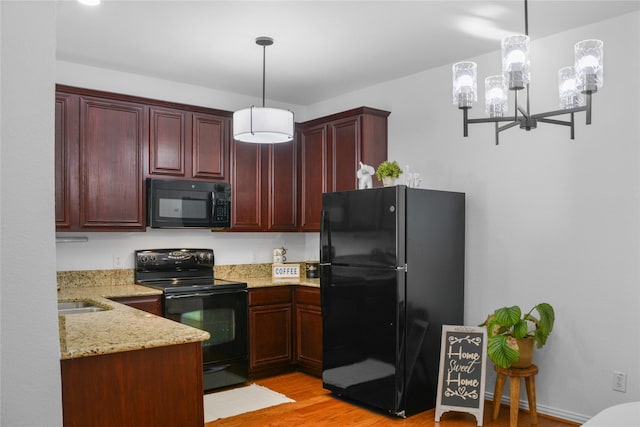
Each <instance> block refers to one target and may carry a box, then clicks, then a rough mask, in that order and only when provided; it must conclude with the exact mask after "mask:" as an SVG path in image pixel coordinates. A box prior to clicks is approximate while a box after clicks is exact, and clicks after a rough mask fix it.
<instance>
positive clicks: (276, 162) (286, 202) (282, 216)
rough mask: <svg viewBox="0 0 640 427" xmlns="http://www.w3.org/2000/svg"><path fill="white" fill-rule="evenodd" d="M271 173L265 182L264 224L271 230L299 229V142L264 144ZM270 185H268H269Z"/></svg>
mask: <svg viewBox="0 0 640 427" xmlns="http://www.w3.org/2000/svg"><path fill="white" fill-rule="evenodd" d="M264 150H265V151H267V155H266V156H265V158H266V160H267V162H268V165H267V167H266V168H265V172H266V174H267V175H268V176H267V178H266V179H265V180H264V182H263V191H264V194H266V195H268V200H267V203H265V207H266V209H267V213H266V217H265V218H264V223H265V224H266V228H267V230H268V231H296V230H297V228H298V220H297V197H296V193H297V190H296V181H297V179H296V174H297V169H296V163H297V159H296V144H295V143H294V142H287V143H283V144H272V145H269V146H266V147H264ZM265 187H266V188H265Z"/></svg>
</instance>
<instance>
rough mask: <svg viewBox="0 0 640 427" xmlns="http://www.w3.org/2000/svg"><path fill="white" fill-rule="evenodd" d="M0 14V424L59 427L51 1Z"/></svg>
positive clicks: (9, 6)
mask: <svg viewBox="0 0 640 427" xmlns="http://www.w3.org/2000/svg"><path fill="white" fill-rule="evenodd" d="M0 15H1V28H2V30H1V31H2V35H1V40H2V41H1V43H2V71H1V73H2V74H1V78H2V81H1V90H2V108H1V111H2V126H1V134H2V145H1V147H0V148H1V153H2V155H1V156H0V157H1V168H0V181H1V187H2V191H1V194H2V208H1V214H0V218H1V237H2V238H1V244H0V248H1V252H2V271H1V276H0V277H1V281H0V283H1V284H0V287H1V297H0V313H1V320H0V337H1V340H2V346H1V350H2V352H1V357H0V365H1V367H2V370H1V374H0V384H1V385H0V387H1V388H0V396H2V402H1V411H0V413H1V415H0V424H2V425H3V426H12V427H13V426H29V427H45V426H46V427H49V426H59V425H62V406H61V401H62V397H61V389H60V348H59V343H58V316H57V311H56V305H55V304H56V303H55V302H56V298H57V296H56V290H55V286H54V284H55V282H56V276H55V246H54V233H55V230H54V199H53V194H54V188H53V187H54V184H53V175H54V171H53V162H52V159H53V154H54V150H53V129H54V104H53V99H54V74H55V73H54V71H55V38H56V28H55V20H54V19H52V17H53V16H55V3H54V2H8V1H3V2H0ZM36 263H37V265H38V268H34V266H35V265H36Z"/></svg>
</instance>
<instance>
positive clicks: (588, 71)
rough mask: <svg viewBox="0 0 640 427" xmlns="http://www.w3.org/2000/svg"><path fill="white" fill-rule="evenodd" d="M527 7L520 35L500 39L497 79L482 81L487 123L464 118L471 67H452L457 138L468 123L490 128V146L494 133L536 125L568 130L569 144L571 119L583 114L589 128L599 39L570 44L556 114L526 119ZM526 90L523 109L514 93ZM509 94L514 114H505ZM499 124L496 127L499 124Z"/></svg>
mask: <svg viewBox="0 0 640 427" xmlns="http://www.w3.org/2000/svg"><path fill="white" fill-rule="evenodd" d="M528 20H529V18H528V5H527V0H524V28H525V33H524V35H512V36H507V37H505V38H504V39H502V74H501V75H495V76H490V77H487V78H486V79H485V82H484V84H485V113H486V114H488V115H489V117H487V118H480V119H470V118H469V117H468V112H469V109H470V108H471V107H473V103H474V102H476V101H477V71H478V67H477V64H476V63H475V62H458V63H456V64H453V67H452V70H453V103H454V104H455V105H458V108H459V109H461V110H462V114H463V127H464V129H463V133H464V136H465V137H466V136H468V134H469V132H468V127H469V124H474V123H494V125H495V136H496V145H498V143H499V134H500V132H502V131H504V130H507V129H510V128H512V127H515V126H519V127H520V129H524V130H527V131H529V130H531V129H535V128H536V127H537V125H538V122H542V123H550V124H554V125H561V126H569V127H570V128H571V139H574V136H575V135H574V114H575V113H578V112H581V111H585V112H586V124H587V125H589V124H591V95H592V94H593V93H595V92H597V90H598V88H600V87H602V82H603V73H602V65H603V64H602V59H603V43H602V41H600V40H583V41H581V42H578V43H576V44H575V47H574V51H575V61H574V65H573V66H568V67H563V68H561V69H560V70H559V71H558V80H559V84H558V89H559V96H560V108H561V109H559V110H555V111H549V112H546V113H537V114H531V112H530V105H529V104H530V102H529V77H530V76H529V22H528ZM522 89H526V93H527V99H526V107H525V108H523V107H521V106H520V105H519V104H518V91H520V90H522ZM507 90H512V91H514V98H515V102H514V113H513V115H512V116H506V115H505V113H507V111H508V92H507ZM565 114H569V115H570V117H569V120H558V119H556V118H552V117H555V116H560V115H565ZM501 123H504V124H502V126H501V125H500V124H501Z"/></svg>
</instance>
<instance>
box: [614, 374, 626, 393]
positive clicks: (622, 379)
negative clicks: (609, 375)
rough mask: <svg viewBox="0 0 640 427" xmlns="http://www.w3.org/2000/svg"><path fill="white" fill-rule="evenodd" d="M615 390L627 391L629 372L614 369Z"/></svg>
mask: <svg viewBox="0 0 640 427" xmlns="http://www.w3.org/2000/svg"><path fill="white" fill-rule="evenodd" d="M613 390H614V391H620V392H622V393H626V392H627V374H625V373H624V372H619V371H613Z"/></svg>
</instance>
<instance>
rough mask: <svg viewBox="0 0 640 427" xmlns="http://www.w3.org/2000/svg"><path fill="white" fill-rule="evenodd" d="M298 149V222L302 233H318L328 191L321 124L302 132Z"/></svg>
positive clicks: (325, 147)
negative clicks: (323, 200)
mask: <svg viewBox="0 0 640 427" xmlns="http://www.w3.org/2000/svg"><path fill="white" fill-rule="evenodd" d="M299 135H300V139H299V148H300V162H299V165H300V201H299V205H300V221H299V226H300V230H301V231H318V230H320V212H321V210H322V193H323V192H325V191H329V189H328V188H327V176H328V168H329V165H328V161H327V156H328V147H327V142H328V141H327V128H326V126H324V125H320V126H315V127H312V128H309V129H302V130H301V131H300V133H299Z"/></svg>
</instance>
